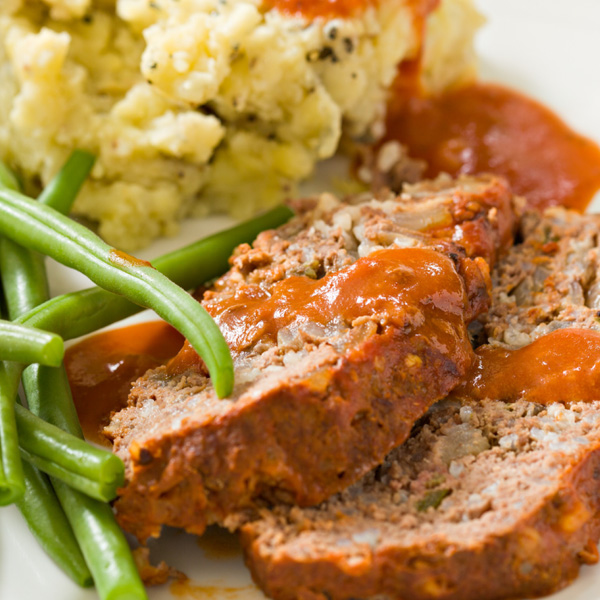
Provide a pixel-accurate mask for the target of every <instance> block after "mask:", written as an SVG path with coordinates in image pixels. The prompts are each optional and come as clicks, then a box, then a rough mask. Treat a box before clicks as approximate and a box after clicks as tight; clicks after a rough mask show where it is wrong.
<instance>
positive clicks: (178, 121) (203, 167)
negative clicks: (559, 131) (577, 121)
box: [0, 0, 480, 248]
mask: <svg viewBox="0 0 600 600" xmlns="http://www.w3.org/2000/svg"><path fill="white" fill-rule="evenodd" d="M272 4H276V3H272ZM367 4H368V5H369V7H368V8H367V9H366V10H363V11H361V12H360V13H357V15H356V16H355V17H351V18H343V19H342V18H336V19H313V20H307V19H304V18H302V17H300V16H292V15H286V14H283V13H280V12H279V11H277V10H275V9H272V10H267V9H265V8H264V7H262V5H261V2H260V1H259V0H116V1H115V0H2V2H1V3H0V157H2V158H3V159H4V160H6V161H8V162H9V164H11V165H12V166H13V167H15V168H16V169H18V170H19V171H20V173H22V175H23V178H24V180H25V181H26V182H27V184H28V185H29V186H30V187H35V186H36V185H37V186H39V185H40V184H45V183H47V182H48V181H49V179H50V178H51V177H52V176H53V175H54V174H55V173H56V172H57V170H58V169H59V168H60V166H61V165H62V163H63V162H64V160H65V159H66V157H67V156H68V154H69V152H70V150H71V149H73V148H75V147H79V148H84V149H87V150H90V151H91V152H93V153H94V154H96V156H97V157H98V160H97V163H96V165H95V167H94V171H93V174H92V178H91V180H90V181H89V182H88V183H87V184H86V186H85V188H84V190H83V192H82V194H81V196H80V198H79V199H78V201H77V203H76V206H75V209H74V212H75V213H76V214H78V215H80V216H83V217H85V218H87V219H89V220H90V221H92V222H94V223H97V224H98V228H99V232H100V234H101V235H102V236H103V237H104V238H105V239H107V240H108V241H109V242H111V243H113V244H115V245H118V246H120V247H124V248H135V247H139V246H141V245H144V244H147V243H148V242H150V241H151V240H152V239H153V238H155V237H156V236H159V235H163V234H172V233H174V232H175V231H176V227H177V222H178V220H179V219H180V218H181V217H182V216H184V215H186V214H190V213H192V212H195V213H196V214H202V213H206V212H209V211H229V212H231V213H233V214H234V215H236V216H246V215H248V214H250V213H252V212H254V211H255V210H256V209H257V208H259V207H263V206H267V205H270V204H273V203H275V202H277V201H279V200H280V199H281V197H282V196H283V195H284V194H286V193H289V192H290V191H291V187H292V186H293V185H294V184H295V183H296V182H298V181H299V180H301V179H303V178H306V177H308V176H309V175H310V174H311V172H312V170H313V168H314V165H315V163H316V162H317V161H318V160H321V159H324V158H327V157H330V156H331V155H332V154H334V152H335V151H336V149H337V146H338V143H339V140H340V135H341V133H342V128H344V129H345V131H346V132H347V133H348V134H349V135H352V136H370V137H377V136H378V135H379V134H380V133H381V132H382V117H383V114H384V107H385V90H386V88H387V87H388V86H389V85H390V83H391V82H392V80H393V78H394V75H395V72H396V66H397V64H398V63H399V62H400V61H402V60H405V59H409V58H414V57H415V56H416V55H417V54H418V52H419V50H420V40H421V36H420V31H419V29H420V25H419V20H418V19H417V18H415V17H414V14H413V9H412V8H411V6H413V4H414V3H413V2H412V0H379V1H378V2H370V3H367ZM479 22H480V18H479V16H478V15H477V13H476V12H475V11H474V9H473V7H472V5H471V2H470V0H442V2H441V4H440V6H439V7H438V8H437V9H436V11H434V13H433V14H432V15H430V16H429V18H428V19H427V23H426V34H425V40H426V41H425V47H424V53H423V56H424V60H423V63H424V64H423V74H422V80H423V83H424V85H425V87H426V88H427V89H429V90H438V89H442V88H444V87H447V86H449V85H453V84H455V83H457V82H460V81H461V80H463V79H465V78H468V77H470V76H471V75H472V72H473V63H474V59H473V54H472V46H471V41H472V34H473V32H474V30H475V29H476V28H477V26H478V25H479Z"/></svg>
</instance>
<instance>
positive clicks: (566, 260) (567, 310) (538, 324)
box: [483, 207, 600, 348]
mask: <svg viewBox="0 0 600 600" xmlns="http://www.w3.org/2000/svg"><path fill="white" fill-rule="evenodd" d="M599 231H600V215H581V214H580V213H577V212H575V211H570V210H567V209H565V208H560V207H554V208H550V209H548V210H546V212H545V213H544V214H543V215H541V214H539V213H533V212H532V213H528V214H526V215H525V216H524V218H523V220H522V223H521V237H522V238H523V242H522V243H520V244H518V245H517V246H515V248H514V249H513V250H511V252H510V253H508V254H506V256H505V257H504V258H503V259H502V260H501V261H500V262H499V264H498V268H497V269H496V270H495V272H494V274H493V279H494V286H493V304H492V309H491V310H490V312H489V314H488V315H485V316H484V317H483V320H484V322H485V328H486V331H487V334H488V336H489V338H490V342H491V343H493V344H502V345H506V346H508V347H511V348H518V347H521V346H524V345H526V344H529V343H530V342H532V341H533V340H535V339H537V338H539V337H540V336H542V335H545V334H547V333H549V332H551V331H555V330H557V329H562V328H565V327H582V328H585V329H593V330H600V241H599V239H598V232H599Z"/></svg>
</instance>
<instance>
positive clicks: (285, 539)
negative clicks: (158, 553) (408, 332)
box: [241, 400, 600, 600]
mask: <svg viewBox="0 0 600 600" xmlns="http://www.w3.org/2000/svg"><path fill="white" fill-rule="evenodd" d="M599 489H600V403H599V402H594V403H590V404H585V403H580V404H575V405H572V406H571V407H570V409H567V408H565V407H563V406H562V405H560V404H554V405H551V406H550V407H548V408H544V407H542V406H540V405H537V404H533V403H529V402H525V401H522V400H521V401H517V402H515V403H505V402H501V401H484V402H482V403H473V404H469V403H467V402H464V403H461V402H458V401H454V402H452V401H442V402H441V403H439V404H437V405H436V406H434V407H433V408H432V409H431V411H430V412H429V414H428V415H427V417H426V418H425V419H424V420H423V421H422V422H421V423H420V424H419V426H418V428H417V431H416V432H415V433H414V434H413V435H412V436H411V437H410V438H409V440H408V441H407V442H405V444H404V445H402V446H401V447H400V448H398V449H396V450H394V451H393V452H392V453H390V454H389V455H388V457H387V459H386V461H385V462H384V463H383V465H381V466H380V467H378V468H377V469H375V470H374V471H372V472H371V473H369V475H368V476H366V477H364V478H363V479H362V480H361V482H360V483H357V484H355V485H353V486H351V487H350V488H349V489H347V490H346V491H344V492H342V493H341V494H338V495H336V496H334V497H333V498H331V499H330V500H328V501H327V502H325V503H323V504H321V505H320V506H318V507H316V508H306V509H300V508H296V507H294V508H289V507H288V508H286V507H281V506H280V507H278V508H276V509H273V510H271V511H265V512H264V514H263V517H262V519H260V520H257V521H254V522H250V523H247V524H246V525H244V526H243V527H242V530H241V531H242V543H243V546H244V550H245V554H246V562H247V564H248V566H249V568H250V569H251V572H252V575H253V578H254V580H255V581H256V583H257V584H258V585H259V586H260V587H261V588H262V589H263V590H264V591H265V593H266V594H267V595H268V596H270V597H271V598H274V599H275V600H351V599H354V600H356V599H362V600H375V599H377V600H421V599H427V600H432V599H436V600H482V599H485V600H500V599H507V598H524V597H533V596H539V595H544V594H548V593H551V592H553V591H555V590H557V589H559V588H562V587H564V586H565V585H566V584H567V583H569V582H570V581H571V580H572V579H574V578H575V577H576V575H577V573H578V571H579V566H580V564H581V563H586V562H590V563H591V562H595V561H596V560H597V550H596V541H597V539H598V536H599V535H600V520H599V519H598V514H599V511H600V493H599V492H598V490H599Z"/></svg>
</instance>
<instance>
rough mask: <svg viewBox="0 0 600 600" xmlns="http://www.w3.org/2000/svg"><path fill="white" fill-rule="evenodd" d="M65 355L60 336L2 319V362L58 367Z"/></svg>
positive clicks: (0, 323)
mask: <svg viewBox="0 0 600 600" xmlns="http://www.w3.org/2000/svg"><path fill="white" fill-rule="evenodd" d="M64 353H65V347H64V344H63V341H62V338H61V337H60V336H59V335H56V334H55V333H50V332H48V331H42V330H41V329H36V328H34V327H29V326H28V325H20V324H18V323H11V322H10V321H3V320H1V319H0V360H11V361H14V362H20V363H25V364H27V365H30V364H33V363H39V364H42V365H47V366H49V367H58V366H59V365H60V364H62V359H63V356H64Z"/></svg>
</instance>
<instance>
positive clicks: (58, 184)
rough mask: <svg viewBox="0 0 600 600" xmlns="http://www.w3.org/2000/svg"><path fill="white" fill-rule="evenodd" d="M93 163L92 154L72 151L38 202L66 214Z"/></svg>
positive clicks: (93, 157)
mask: <svg viewBox="0 0 600 600" xmlns="http://www.w3.org/2000/svg"><path fill="white" fill-rule="evenodd" d="M95 161H96V157H95V156H94V155H93V154H90V153H89V152H85V151H84V150H74V151H73V152H72V153H71V156H69V158H68V159H67V162H66V163H65V164H64V166H63V168H62V169H61V170H60V171H59V173H58V174H57V175H56V177H54V178H53V179H52V181H51V182H50V183H49V184H48V185H47V186H46V187H45V188H44V190H43V192H42V193H41V194H40V196H39V197H38V202H40V203H41V204H45V205H46V206H51V207H52V208H54V209H56V210H57V211H58V212H60V213H62V214H63V215H66V214H68V213H69V212H70V211H71V207H72V206H73V202H75V198H76V197H77V193H78V192H79V190H80V189H81V186H82V185H83V184H84V182H85V180H86V179H87V176H88V175H89V173H90V171H91V170H92V167H93V166H94V162H95ZM13 189H14V188H13Z"/></svg>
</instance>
